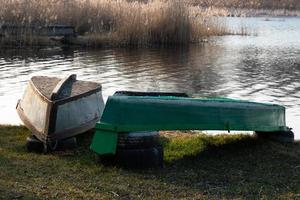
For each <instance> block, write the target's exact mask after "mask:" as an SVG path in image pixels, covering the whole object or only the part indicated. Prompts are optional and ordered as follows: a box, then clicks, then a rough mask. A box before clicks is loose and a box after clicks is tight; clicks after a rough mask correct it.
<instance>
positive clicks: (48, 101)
mask: <svg viewBox="0 0 300 200" xmlns="http://www.w3.org/2000/svg"><path fill="white" fill-rule="evenodd" d="M29 83H30V85H31V86H32V88H33V89H34V91H35V92H36V93H37V94H38V96H39V97H40V98H41V99H42V100H44V101H46V102H47V103H52V104H54V105H62V104H65V103H68V102H71V101H75V100H77V99H80V98H83V97H87V96H90V95H92V94H94V93H97V92H99V91H102V86H101V84H100V83H99V87H97V88H95V89H92V90H89V91H87V92H84V93H81V94H79V95H76V96H73V97H67V98H63V99H59V100H54V101H52V100H50V99H48V97H46V96H45V95H43V94H42V93H41V92H40V91H39V89H38V88H37V87H36V86H35V84H34V82H33V81H32V78H31V79H30V81H29Z"/></svg>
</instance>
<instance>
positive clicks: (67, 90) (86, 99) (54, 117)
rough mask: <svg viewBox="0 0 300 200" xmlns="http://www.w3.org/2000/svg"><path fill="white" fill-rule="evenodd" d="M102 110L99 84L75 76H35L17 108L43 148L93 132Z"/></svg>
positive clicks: (102, 104)
mask: <svg viewBox="0 0 300 200" xmlns="http://www.w3.org/2000/svg"><path fill="white" fill-rule="evenodd" d="M103 108H104V102H103V98H102V92H101V84H99V83H95V82H89V81H78V80H76V75H70V76H68V77H66V78H65V79H59V78H56V77H46V76H34V77H32V78H31V80H30V81H29V83H28V86H27V88H26V90H25V92H24V95H23V98H22V99H21V100H19V101H18V104H17V112H18V114H19V116H20V118H21V120H22V121H23V123H24V124H25V126H26V127H28V128H29V129H30V130H31V132H32V133H33V135H34V136H36V138H37V139H38V140H40V141H41V142H43V143H44V144H45V146H47V145H48V144H53V142H57V141H58V140H63V139H66V138H69V137H73V136H76V135H78V134H80V133H83V132H85V131H87V130H89V129H91V128H93V127H94V126H95V124H96V122H97V121H99V119H100V117H101V115H102V112H103Z"/></svg>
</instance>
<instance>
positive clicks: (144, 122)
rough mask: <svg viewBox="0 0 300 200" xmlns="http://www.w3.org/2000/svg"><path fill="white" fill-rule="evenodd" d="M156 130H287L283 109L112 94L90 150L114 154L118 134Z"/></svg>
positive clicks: (220, 100)
mask: <svg viewBox="0 0 300 200" xmlns="http://www.w3.org/2000/svg"><path fill="white" fill-rule="evenodd" d="M158 130H227V131H230V130H237V131H263V132H276V131H285V130H287V127H286V123H285V108H284V107H283V106H280V105H276V104H266V103H256V102H249V101H241V100H234V99H227V98H189V97H174V96H132V95H120V94H118V95H114V96H110V97H109V98H108V100H107V103H106V106H105V109H104V112H103V115H102V117H101V120H100V121H99V122H98V123H97V124H96V132H95V136H94V138H93V141H92V144H91V149H92V150H93V151H95V152H96V153H98V154H114V153H115V152H116V146H117V139H118V134H120V133H124V132H134V131H158Z"/></svg>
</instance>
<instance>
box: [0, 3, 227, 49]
mask: <svg viewBox="0 0 300 200" xmlns="http://www.w3.org/2000/svg"><path fill="white" fill-rule="evenodd" d="M0 23H1V24H6V25H7V24H12V25H22V27H30V26H47V25H53V24H66V25H72V26H74V27H75V28H76V31H77V32H78V33H79V35H81V36H85V37H84V39H82V41H80V40H78V41H80V42H81V43H86V44H87V45H89V46H90V45H110V46H112V45H113V46H130V45H134V46H151V45H169V44H175V45H186V44H189V43H191V42H198V41H199V40H201V39H202V38H203V37H207V36H210V35H224V34H226V33H227V32H228V31H227V30H226V27H225V25H224V24H222V23H220V22H219V21H218V20H217V19H213V18H211V16H209V14H208V13H207V12H201V10H200V9H198V8H197V7H193V6H189V5H188V4H186V3H184V1H181V0H170V1H160V0H154V1H151V2H148V3H145V2H143V1H142V2H138V1H126V0H119V1H115V0H73V1H71V0H2V1H1V7H0ZM23 32H24V31H23ZM25 32H26V31H25ZM20 38H22V37H18V39H20ZM2 39H3V38H2ZM24 40H26V41H28V37H25V39H24ZM33 40H34V38H33V39H32V37H31V41H33ZM78 41H77V42H78Z"/></svg>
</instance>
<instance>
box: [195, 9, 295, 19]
mask: <svg viewBox="0 0 300 200" xmlns="http://www.w3.org/2000/svg"><path fill="white" fill-rule="evenodd" d="M200 9H201V10H202V11H205V12H208V13H211V14H212V15H213V16H223V17H300V10H288V9H250V8H215V7H212V8H200Z"/></svg>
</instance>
